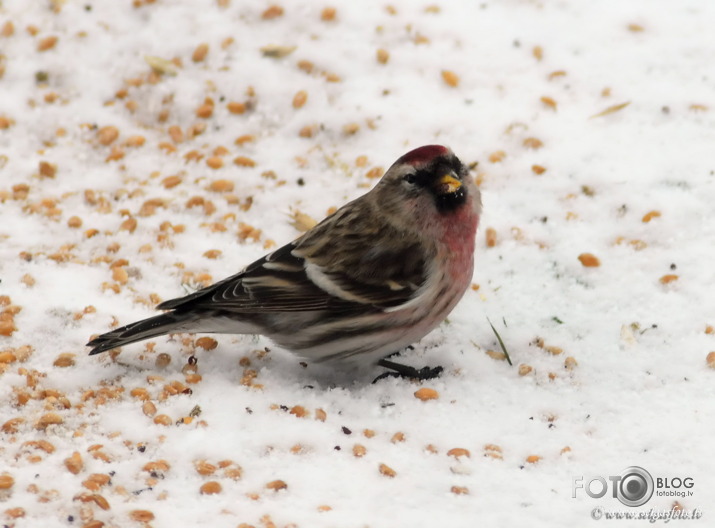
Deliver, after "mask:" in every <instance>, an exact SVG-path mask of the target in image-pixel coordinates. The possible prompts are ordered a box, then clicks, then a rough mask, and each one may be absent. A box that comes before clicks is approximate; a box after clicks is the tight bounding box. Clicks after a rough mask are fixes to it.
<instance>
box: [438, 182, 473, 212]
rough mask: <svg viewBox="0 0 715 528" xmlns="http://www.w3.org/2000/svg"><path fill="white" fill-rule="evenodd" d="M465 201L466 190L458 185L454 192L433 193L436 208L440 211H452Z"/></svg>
mask: <svg viewBox="0 0 715 528" xmlns="http://www.w3.org/2000/svg"><path fill="white" fill-rule="evenodd" d="M466 201H467V191H465V190H464V188H463V187H460V188H459V189H457V190H456V191H454V192H451V193H445V194H437V195H435V202H436V204H437V210H438V211H440V212H442V213H447V212H451V211H454V210H455V209H457V208H458V207H459V206H460V205H462V204H464V202H466Z"/></svg>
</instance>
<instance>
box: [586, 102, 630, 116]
mask: <svg viewBox="0 0 715 528" xmlns="http://www.w3.org/2000/svg"><path fill="white" fill-rule="evenodd" d="M629 104H631V102H630V101H626V102H625V103H620V104H617V105H613V106H609V107H608V108H606V109H605V110H602V111H600V112H598V113H597V114H593V115H592V116H591V119H593V118H594V117H603V116H607V115H609V114H613V113H615V112H618V111H620V110H623V109H624V108H625V107H626V106H628V105H629Z"/></svg>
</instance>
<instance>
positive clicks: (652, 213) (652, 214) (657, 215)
mask: <svg viewBox="0 0 715 528" xmlns="http://www.w3.org/2000/svg"><path fill="white" fill-rule="evenodd" d="M654 218H660V211H649V212H647V213H646V214H644V215H643V219H642V221H643V223H644V224H647V223H648V222H650V221H651V220H653V219H654Z"/></svg>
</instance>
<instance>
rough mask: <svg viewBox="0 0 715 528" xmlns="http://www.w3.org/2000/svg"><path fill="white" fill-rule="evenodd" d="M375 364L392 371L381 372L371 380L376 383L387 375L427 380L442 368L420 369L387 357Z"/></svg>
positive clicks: (435, 375)
mask: <svg viewBox="0 0 715 528" xmlns="http://www.w3.org/2000/svg"><path fill="white" fill-rule="evenodd" d="M388 357H389V356H388ZM377 364H378V365H379V366H381V367H385V368H387V369H390V370H391V371H392V372H383V373H382V374H380V375H379V376H378V377H377V378H375V379H374V380H373V383H377V382H378V381H380V380H382V379H385V378H389V377H392V378H410V379H418V380H420V381H422V380H428V379H432V378H436V377H438V376H439V375H440V374H441V373H442V371H443V370H444V369H443V368H442V367H422V368H421V369H416V368H415V367H410V366H409V365H402V364H400V363H395V362H394V361H390V360H389V359H381V360H380V361H378V362H377Z"/></svg>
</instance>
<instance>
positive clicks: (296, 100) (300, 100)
mask: <svg viewBox="0 0 715 528" xmlns="http://www.w3.org/2000/svg"><path fill="white" fill-rule="evenodd" d="M307 100H308V92H306V91H305V90H300V91H299V92H297V93H296V94H295V95H294V96H293V108H302V107H303V105H304V104H305V102H306V101H307Z"/></svg>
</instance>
